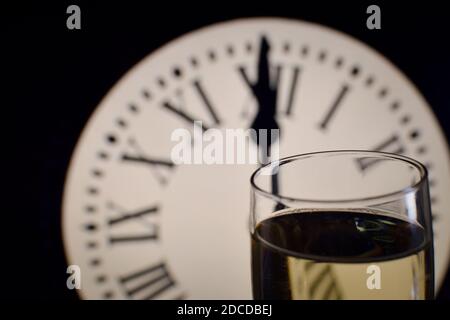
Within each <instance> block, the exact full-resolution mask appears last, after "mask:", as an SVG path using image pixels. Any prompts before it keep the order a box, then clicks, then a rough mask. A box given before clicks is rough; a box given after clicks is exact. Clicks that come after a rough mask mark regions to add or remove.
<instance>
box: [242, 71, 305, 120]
mask: <svg viewBox="0 0 450 320" xmlns="http://www.w3.org/2000/svg"><path fill="white" fill-rule="evenodd" d="M269 69H270V70H271V71H272V72H271V73H270V74H269V76H265V77H261V73H260V74H259V75H260V78H258V79H256V80H255V81H251V80H250V79H249V77H248V75H247V71H246V68H245V67H244V66H241V67H239V68H238V72H239V74H240V75H241V78H242V79H243V80H244V82H245V83H246V85H247V86H248V87H249V89H250V91H251V92H252V94H253V96H254V97H255V98H256V99H257V100H258V101H260V100H263V99H265V95H267V94H268V92H272V94H273V95H274V97H275V98H277V97H278V95H279V92H280V84H282V86H283V87H285V88H286V91H284V89H283V92H286V94H287V96H286V100H285V101H286V107H285V109H284V110H286V111H285V113H286V115H287V116H290V115H291V114H292V110H293V106H294V104H295V99H296V96H297V90H298V82H299V76H300V70H301V69H300V67H299V66H298V65H296V66H294V67H292V68H291V67H289V68H287V67H284V66H281V65H278V66H276V67H274V68H269ZM283 74H286V76H283ZM280 79H283V80H280ZM263 81H264V82H263ZM261 112H267V113H270V112H274V110H261Z"/></svg>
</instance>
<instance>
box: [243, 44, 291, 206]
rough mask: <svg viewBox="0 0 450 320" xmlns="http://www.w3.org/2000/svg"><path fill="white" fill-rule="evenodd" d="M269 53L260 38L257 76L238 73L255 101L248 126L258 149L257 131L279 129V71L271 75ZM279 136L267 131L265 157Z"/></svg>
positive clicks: (274, 180)
mask: <svg viewBox="0 0 450 320" xmlns="http://www.w3.org/2000/svg"><path fill="white" fill-rule="evenodd" d="M269 52H270V44H269V41H268V40H267V38H266V37H265V36H262V37H261V40H260V49H259V55H258V75H257V79H256V81H255V82H253V83H252V82H251V81H250V80H249V79H248V77H247V76H246V74H245V72H244V70H243V69H242V68H241V69H240V72H241V74H242V76H243V77H244V80H245V81H246V82H247V84H248V85H249V87H250V88H251V90H252V93H253V95H254V97H255V98H256V101H257V107H258V111H257V114H256V116H255V118H254V119H253V122H252V124H251V126H250V128H251V129H254V130H255V131H256V135H255V137H256V141H255V143H256V144H257V145H258V147H260V146H261V141H260V140H259V139H260V138H259V134H258V133H259V129H266V130H270V129H278V130H279V129H280V127H279V126H278V123H277V121H276V119H275V115H276V107H277V94H278V84H279V74H280V71H279V69H277V70H276V72H275V74H271V72H270V71H271V70H270V63H269ZM278 137H279V135H276V136H272V132H271V131H269V134H268V135H267V138H266V139H267V141H266V143H265V146H266V147H267V155H268V156H271V145H272V143H273V142H275V141H276V140H277V139H278ZM260 151H261V154H262V158H263V159H261V160H262V162H263V163H266V162H267V160H268V159H267V158H266V154H265V153H264V152H263V150H260ZM278 178H279V177H278V173H274V174H272V176H271V180H272V181H271V182H272V193H273V194H278V193H279V179H278ZM282 207H283V206H282V205H281V204H280V203H278V204H277V205H276V206H275V209H276V210H277V211H278V210H280V209H281V208H282Z"/></svg>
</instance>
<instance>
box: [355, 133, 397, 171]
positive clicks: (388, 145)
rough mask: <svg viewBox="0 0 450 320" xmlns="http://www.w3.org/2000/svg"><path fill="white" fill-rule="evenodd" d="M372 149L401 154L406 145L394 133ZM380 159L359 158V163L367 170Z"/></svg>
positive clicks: (361, 167)
mask: <svg viewBox="0 0 450 320" xmlns="http://www.w3.org/2000/svg"><path fill="white" fill-rule="evenodd" d="M372 150H373V151H383V152H390V153H397V154H401V153H404V152H405V147H404V146H403V144H402V143H401V142H400V138H399V137H398V135H397V134H393V135H391V136H389V137H388V138H386V139H384V140H383V141H382V142H380V143H379V144H378V145H376V146H375V148H372ZM378 161H379V160H377V159H371V158H363V159H358V160H357V164H358V167H359V169H360V170H361V171H367V170H368V169H370V168H372V167H373V166H374V165H375V164H376V163H377V162H378Z"/></svg>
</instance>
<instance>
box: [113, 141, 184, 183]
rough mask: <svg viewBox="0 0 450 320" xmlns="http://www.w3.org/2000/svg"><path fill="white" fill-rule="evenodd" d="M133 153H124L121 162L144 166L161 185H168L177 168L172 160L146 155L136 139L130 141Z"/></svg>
mask: <svg viewBox="0 0 450 320" xmlns="http://www.w3.org/2000/svg"><path fill="white" fill-rule="evenodd" d="M129 145H130V146H131V151H126V152H124V153H122V156H121V160H122V161H123V162H125V163H133V164H139V165H144V166H146V167H148V168H150V169H151V170H152V173H153V174H154V175H155V177H156V179H157V180H158V182H159V183H160V184H161V185H166V184H167V180H168V176H169V175H170V174H171V173H172V171H173V169H174V168H175V164H174V163H173V162H172V161H171V160H170V159H162V158H155V157H150V156H148V155H146V154H145V153H144V152H143V151H142V150H141V148H140V147H139V145H138V144H137V142H136V141H135V140H134V139H131V140H130V141H129Z"/></svg>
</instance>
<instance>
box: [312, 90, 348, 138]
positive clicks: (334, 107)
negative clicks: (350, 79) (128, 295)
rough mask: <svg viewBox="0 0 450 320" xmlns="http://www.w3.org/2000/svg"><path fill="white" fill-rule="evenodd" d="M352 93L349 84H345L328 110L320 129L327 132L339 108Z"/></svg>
mask: <svg viewBox="0 0 450 320" xmlns="http://www.w3.org/2000/svg"><path fill="white" fill-rule="evenodd" d="M349 91H350V86H349V85H347V84H344V85H342V86H341V88H340V89H339V91H338V93H337V95H336V97H335V98H334V100H333V102H332V104H331V106H330V107H329V108H328V110H327V112H326V114H325V115H324V117H323V119H322V121H320V123H319V127H320V129H322V130H326V129H327V128H328V126H329V124H330V121H331V119H332V118H333V117H334V116H335V114H336V111H337V110H338V108H339V106H341V105H342V102H343V101H344V98H345V96H346V95H347V94H348V92H349Z"/></svg>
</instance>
